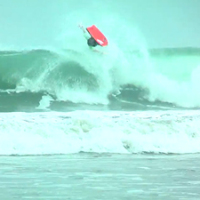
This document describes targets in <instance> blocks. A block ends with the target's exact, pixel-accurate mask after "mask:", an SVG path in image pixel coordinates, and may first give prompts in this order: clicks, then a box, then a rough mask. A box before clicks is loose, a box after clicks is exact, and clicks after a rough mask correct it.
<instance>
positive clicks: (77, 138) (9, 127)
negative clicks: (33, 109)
mask: <svg viewBox="0 0 200 200" xmlns="http://www.w3.org/2000/svg"><path fill="white" fill-rule="evenodd" d="M199 120H200V114H199V113H198V112H197V111H162V112H161V111H160V112H152V111H148V112H101V111H99V112H97V111H76V112H69V113H59V112H49V113H4V114H3V113H1V114H0V133H1V136H0V138H1V139H0V155H5V154H6V155H11V154H17V155H27V154H68V153H78V152H81V151H84V152H98V153H102V152H106V153H141V152H152V153H198V152H200V131H199V130H200V123H199Z"/></svg>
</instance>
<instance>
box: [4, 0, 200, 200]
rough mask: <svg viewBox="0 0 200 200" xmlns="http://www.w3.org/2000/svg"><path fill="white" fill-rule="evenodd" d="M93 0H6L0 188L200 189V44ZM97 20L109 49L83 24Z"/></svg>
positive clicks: (86, 191)
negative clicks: (148, 34)
mask: <svg viewBox="0 0 200 200" xmlns="http://www.w3.org/2000/svg"><path fill="white" fill-rule="evenodd" d="M85 3H86V2H84V1H82V2H81V3H79V4H77V2H76V1H60V3H58V4H57V3H55V1H49V4H48V5H47V4H46V3H45V2H44V1H41V2H38V1H30V4H31V6H32V7H31V9H30V8H29V7H26V6H27V5H26V2H25V1H23V0H22V1H20V3H19V4H18V6H19V7H18V9H17V10H16V8H15V7H14V5H13V2H10V1H8V2H7V3H6V2H4V3H2V6H3V7H4V10H6V9H8V6H9V7H10V9H11V10H12V11H13V12H12V14H10V18H8V19H4V23H5V24H7V25H8V28H7V29H2V30H3V31H2V32H1V33H0V36H1V38H4V39H3V40H2V41H1V42H0V155H1V156H0V197H1V199H5V200H7V199H8V200H11V199H120V200H123V199H124V200H128V199H184V200H187V199H199V196H200V192H199V190H198V188H199V184H200V182H199V179H198V177H199V174H200V169H199V153H200V123H199V122H200V113H199V108H200V91H199V76H200V49H199V48H195V47H187V46H186V47H173V48H169V47H167V48H165V47H159V48H150V47H149V46H148V44H147V43H146V42H145V39H144V37H143V36H142V34H141V33H140V31H139V30H138V27H137V26H135V23H136V22H134V23H133V24H130V22H129V20H130V18H131V9H130V10H127V16H125V18H124V19H123V20H122V19H121V18H120V15H119V14H122V11H120V5H121V4H120V2H119V4H117V5H115V6H114V5H113V3H111V2H110V7H109V6H108V7H106V8H105V10H104V12H103V13H101V14H96V13H95V10H97V8H99V6H100V7H101V6H102V2H100V1H96V3H94V2H93V3H91V4H90V5H88V7H86V8H85V7H84V9H83V5H85ZM9 4H10V5H9ZM14 4H15V3H14ZM12 6H13V7H12ZM41 7H43V8H44V7H45V8H46V9H45V10H44V9H42V10H41V9H40V8H41ZM26 8H27V9H26ZM75 8H76V9H75ZM109 8H112V9H114V8H115V9H114V10H115V12H114V10H113V13H110V10H109ZM92 9H94V10H92ZM4 10H2V16H6V12H4ZM89 10H92V11H91V13H93V16H94V17H93V18H92V19H91V17H89V16H88V14H87V13H88V11H89ZM52 11H54V12H53V13H54V15H52V14H51V13H52ZM32 12H33V13H32ZM19 13H24V14H27V18H26V19H25V18H24V16H22V15H20V14H19ZM105 14H106V15H107V20H106V21H105V20H104V16H105ZM12 19H13V20H14V19H15V23H16V24H17V26H13V25H14V24H13V21H12ZM80 19H81V20H80ZM35 21H37V22H38V23H36V22H35ZM94 21H95V23H96V24H98V27H100V28H101V30H103V32H104V33H105V34H106V36H107V37H108V40H109V46H108V47H107V48H99V49H100V50H101V51H104V53H105V54H103V55H102V54H98V53H95V52H92V51H90V49H88V48H87V46H86V41H85V40H84V38H83V36H82V33H81V32H80V30H79V29H78V27H77V24H78V23H80V22H82V23H83V24H85V25H86V26H87V25H90V24H93V23H94ZM122 21H123V23H122V24H123V25H122V24H120V22H122ZM49 22H51V23H49ZM4 23H3V21H2V23H1V25H0V27H1V26H3V24H4ZM119 24H120V25H121V26H122V30H119V31H118V32H116V31H115V30H116V28H117V27H118V26H119ZM11 25H12V26H11ZM36 28H37V29H36ZM130 31H131V32H132V33H134V34H133V37H131V38H130V37H129V40H125V41H122V40H121V39H120V38H121V35H122V33H123V37H124V38H128V35H129V33H130Z"/></svg>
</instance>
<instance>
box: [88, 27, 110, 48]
mask: <svg viewBox="0 0 200 200" xmlns="http://www.w3.org/2000/svg"><path fill="white" fill-rule="evenodd" d="M86 29H87V31H88V32H89V34H90V35H91V36H92V37H93V38H94V39H95V41H96V42H97V43H98V44H99V45H101V46H107V45H108V40H107V39H106V37H105V36H104V34H103V33H102V32H101V31H100V30H99V29H98V28H97V27H96V26H95V25H92V26H90V27H87V28H86Z"/></svg>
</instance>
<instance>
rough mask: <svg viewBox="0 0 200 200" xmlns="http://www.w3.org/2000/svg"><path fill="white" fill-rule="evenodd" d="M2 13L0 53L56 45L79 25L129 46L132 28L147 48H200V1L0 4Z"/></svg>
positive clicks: (21, 1) (89, 0) (86, 0)
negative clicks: (94, 27) (99, 29)
mask: <svg viewBox="0 0 200 200" xmlns="http://www.w3.org/2000/svg"><path fill="white" fill-rule="evenodd" d="M0 13H1V17H0V48H6V47H17V46H18V47H20V46H21V47H26V46H27V47H28V46H44V45H54V44H56V43H58V42H62V40H60V38H62V37H63V35H66V37H67V34H65V32H68V31H69V30H72V29H73V30H74V33H71V34H74V35H76V31H77V30H78V29H77V24H78V23H79V22H82V21H83V22H84V23H85V24H90V23H93V24H96V23H99V24H100V26H101V27H103V30H104V31H105V32H106V31H107V32H109V30H108V29H111V28H112V35H111V34H109V37H114V35H115V34H120V37H121V38H126V39H127V40H128V39H129V35H130V37H132V36H133V34H134V33H133V32H132V31H131V29H129V27H132V28H135V29H137V30H138V32H139V33H140V34H141V37H143V38H144V40H145V41H146V43H147V46H148V47H149V48H164V47H200V0H180V1H178V0H177V1H176V0H48V1H47V0H28V1H27V0H18V1H13V0H4V1H3V0H1V1H0ZM111 18H112V20H111ZM108 22H110V25H109V23H108ZM113 23H114V25H113ZM75 27H76V28H75ZM124 27H127V30H126V31H127V32H126V34H123V30H121V29H122V28H124ZM106 29H107V30H106ZM113 29H114V30H113ZM110 33H111V30H110ZM77 37H78V35H77ZM120 37H119V38H118V39H119V40H120ZM115 42H117V41H115Z"/></svg>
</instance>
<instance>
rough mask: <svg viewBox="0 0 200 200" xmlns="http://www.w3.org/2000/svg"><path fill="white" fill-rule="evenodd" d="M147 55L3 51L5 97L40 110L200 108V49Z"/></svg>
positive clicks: (0, 92)
mask: <svg viewBox="0 0 200 200" xmlns="http://www.w3.org/2000/svg"><path fill="white" fill-rule="evenodd" d="M88 51H89V50H88ZM146 53H147V54H145V53H144V52H142V53H141V52H138V51H131V52H123V54H122V52H118V54H116V55H117V56H116V55H114V57H113V56H110V55H98V54H95V53H94V52H86V53H80V52H78V51H74V50H65V51H62V52H61V51H60V52H54V51H50V50H31V51H23V52H18V51H12V52H11V51H9V52H8V51H6V52H5V51H3V52H1V53H0V98H1V99H2V102H4V104H6V103H8V102H9V105H10V104H12V106H14V105H18V104H19V102H21V104H22V105H26V104H27V103H26V102H25V100H27V99H29V105H30V106H31V105H32V107H40V108H46V107H49V106H50V105H53V104H54V105H57V106H56V108H57V107H58V106H59V105H61V103H62V104H63V103H68V104H69V103H71V104H73V105H75V104H87V105H109V106H110V107H109V108H110V109H112V108H113V109H115V108H116V109H118V108H122V109H126V108H127V109H146V108H147V107H148V108H153V109H155V107H159V109H161V108H164V107H165V108H175V107H179V108H198V107H199V106H200V100H199V99H200V92H199V82H198V79H199V73H200V65H199V63H200V58H199V53H200V50H199V49H190V48H188V49H157V50H149V51H146ZM10 102H12V103H10ZM9 105H7V107H9ZM45 105H46V106H45ZM10 106H11V105H10ZM4 107H6V106H4Z"/></svg>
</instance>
